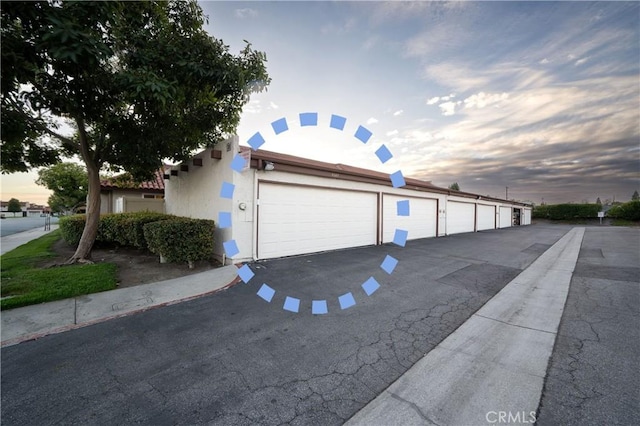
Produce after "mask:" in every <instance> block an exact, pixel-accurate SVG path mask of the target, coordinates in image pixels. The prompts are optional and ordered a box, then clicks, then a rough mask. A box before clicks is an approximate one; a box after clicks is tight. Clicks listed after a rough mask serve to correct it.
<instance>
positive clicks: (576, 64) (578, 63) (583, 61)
mask: <svg viewBox="0 0 640 426" xmlns="http://www.w3.org/2000/svg"><path fill="white" fill-rule="evenodd" d="M588 60H589V57H586V58H581V59H578V60H577V61H576V63H575V64H574V65H575V66H579V65H582V64H584V63H585V62H587V61H588Z"/></svg>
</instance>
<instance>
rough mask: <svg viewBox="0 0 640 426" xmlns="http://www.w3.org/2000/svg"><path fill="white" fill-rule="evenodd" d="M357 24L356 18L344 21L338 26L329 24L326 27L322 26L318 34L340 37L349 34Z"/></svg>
mask: <svg viewBox="0 0 640 426" xmlns="http://www.w3.org/2000/svg"><path fill="white" fill-rule="evenodd" d="M357 23H358V21H357V20H356V18H349V19H346V20H345V21H344V22H342V23H340V24H335V23H333V22H330V23H328V24H326V25H323V26H322V27H321V28H320V32H321V33H322V34H336V35H342V34H346V33H349V32H351V31H352V30H353V29H354V28H355V27H356V25H357Z"/></svg>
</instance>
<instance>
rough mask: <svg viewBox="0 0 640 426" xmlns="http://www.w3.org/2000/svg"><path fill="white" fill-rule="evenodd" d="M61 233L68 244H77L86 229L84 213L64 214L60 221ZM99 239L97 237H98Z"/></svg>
mask: <svg viewBox="0 0 640 426" xmlns="http://www.w3.org/2000/svg"><path fill="white" fill-rule="evenodd" d="M58 223H59V225H60V234H62V239H64V240H65V241H66V242H67V244H71V245H77V244H78V243H79V242H80V237H81V236H82V231H83V230H84V215H74V216H63V217H61V218H60V221H59V222H58ZM96 240H97V238H96Z"/></svg>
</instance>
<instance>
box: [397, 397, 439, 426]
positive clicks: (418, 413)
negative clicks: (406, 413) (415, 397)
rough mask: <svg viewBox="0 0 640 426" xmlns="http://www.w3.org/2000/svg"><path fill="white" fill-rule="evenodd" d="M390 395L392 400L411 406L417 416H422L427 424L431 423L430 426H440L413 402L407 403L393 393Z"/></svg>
mask: <svg viewBox="0 0 640 426" xmlns="http://www.w3.org/2000/svg"><path fill="white" fill-rule="evenodd" d="M389 395H391V398H393V399H395V400H397V401H400V402H404V403H405V404H407V405H409V407H411V409H412V410H413V411H415V413H416V414H417V415H419V416H420V418H422V420H425V421H427V422H429V424H430V425H436V426H440V424H438V423H436V422H435V421H433V420H431V419H430V418H429V417H428V416H427V415H426V414H424V413H423V412H422V410H421V409H420V407H418V406H417V405H416V404H415V403H413V402H411V401H407V400H406V399H404V398H402V397H401V396H399V395H396V394H395V393H393V392H389Z"/></svg>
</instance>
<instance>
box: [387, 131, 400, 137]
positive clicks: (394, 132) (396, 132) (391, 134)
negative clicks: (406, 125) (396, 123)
mask: <svg viewBox="0 0 640 426" xmlns="http://www.w3.org/2000/svg"><path fill="white" fill-rule="evenodd" d="M397 134H398V130H397V129H394V130H391V131H390V132H387V133H386V135H387V136H395V135H397Z"/></svg>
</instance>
